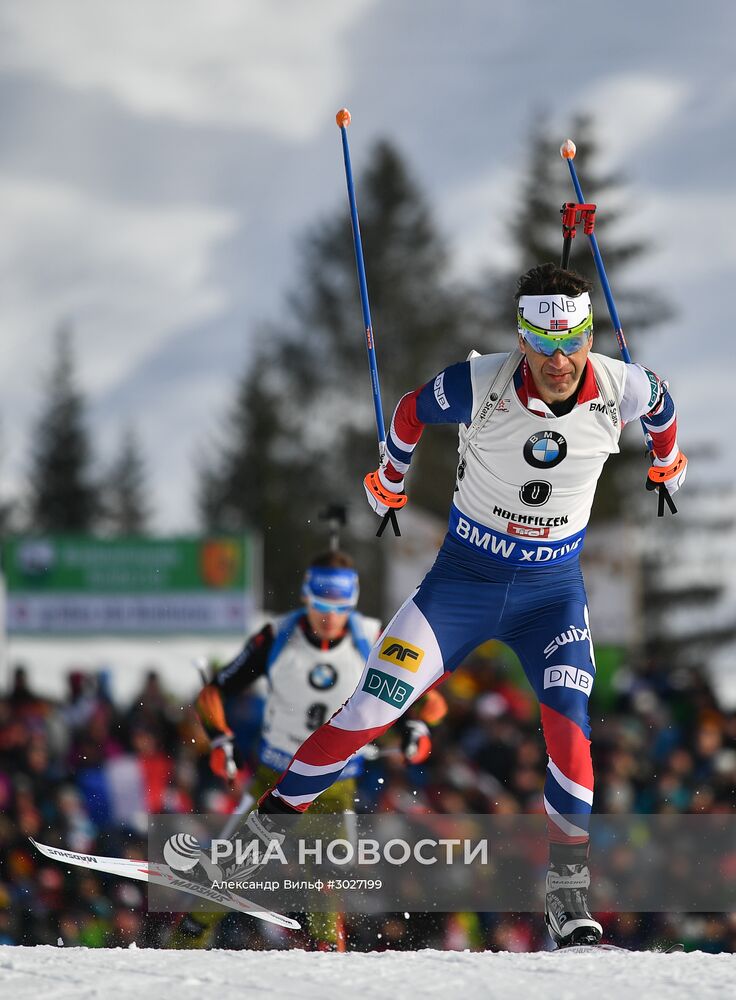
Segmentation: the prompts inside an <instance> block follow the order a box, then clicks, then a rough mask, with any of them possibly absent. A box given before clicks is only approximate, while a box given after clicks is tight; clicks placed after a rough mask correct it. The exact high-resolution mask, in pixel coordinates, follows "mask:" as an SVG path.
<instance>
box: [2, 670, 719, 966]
mask: <svg viewBox="0 0 736 1000" xmlns="http://www.w3.org/2000/svg"><path fill="white" fill-rule="evenodd" d="M142 676H143V674H142ZM109 691H110V684H109V677H108V676H107V675H105V674H102V673H97V674H93V673H85V672H83V671H77V672H72V673H70V674H69V677H68V688H67V694H66V697H65V698H64V699H63V701H52V700H50V699H48V698H46V697H44V696H43V693H42V692H38V691H36V690H34V686H33V673H32V667H30V668H25V667H22V666H16V667H15V668H14V671H13V678H12V682H11V686H10V689H9V690H8V691H7V692H5V693H4V695H3V696H2V697H0V944H39V943H43V944H60V945H61V944H63V945H84V946H87V947H103V946H104V947H111V946H129V945H131V944H133V943H135V944H136V945H137V946H139V947H144V946H148V947H158V946H161V945H162V944H163V942H164V941H165V938H166V934H167V929H168V927H169V926H170V924H171V921H172V920H173V919H174V918H173V917H172V916H171V915H169V914H153V913H148V912H147V910H146V896H145V886H144V885H143V884H142V883H136V882H132V881H128V880H123V879H120V878H116V877H113V876H104V875H100V874H97V873H94V872H90V871H86V870H84V869H81V868H74V869H66V868H64V867H63V866H62V865H60V864H55V863H53V862H50V861H47V860H45V859H44V858H43V857H41V855H40V854H38V853H37V852H36V851H35V849H34V848H33V846H32V845H31V843H30V842H29V839H28V838H29V837H34V838H38V839H39V840H41V841H43V842H46V843H51V844H55V845H57V846H65V847H68V848H70V849H72V850H75V851H79V852H83V853H96V854H106V855H114V856H121V855H122V856H127V857H145V856H146V852H147V848H146V823H147V815H148V813H149V812H171V813H177V812H189V811H195V812H222V813H226V812H229V811H231V810H232V809H233V807H234V803H235V801H236V799H235V798H233V795H232V793H230V792H228V791H227V790H226V789H225V788H224V787H223V786H222V784H221V783H220V782H219V780H218V779H217V778H215V777H214V776H213V775H212V773H211V772H210V770H209V767H208V756H207V741H206V738H205V736H204V733H203V732H202V729H201V727H200V725H199V721H198V719H197V717H196V714H195V713H194V711H193V709H192V708H191V706H189V705H182V704H180V703H179V702H177V700H176V699H174V698H172V697H171V696H170V695H169V694H168V693H167V692H166V691H165V690H164V689H163V688H162V685H161V682H160V680H159V677H158V676H157V674H156V672H155V670H149V671H148V673H147V674H146V675H145V679H144V681H143V684H142V687H141V690H140V692H139V693H138V695H137V696H136V697H135V698H134V699H133V701H132V704H130V705H118V704H115V703H114V702H113V700H112V698H111V697H110V694H109ZM443 692H444V693H445V694H446V696H447V699H448V704H449V712H448V715H447V717H446V719H445V720H444V722H443V723H442V724H441V725H440V726H439V727H437V728H436V729H435V731H434V734H433V735H434V749H433V753H432V756H431V757H430V758H429V761H428V762H427V763H426V764H425V765H423V766H421V767H411V768H407V767H404V766H403V765H401V764H400V763H399V762H398V758H397V757H394V756H391V755H385V756H383V757H381V758H380V759H379V760H377V761H375V762H373V763H371V764H369V765H368V769H367V772H366V775H365V776H364V777H363V778H362V779H361V785H360V789H359V802H358V804H357V806H356V808H357V810H358V811H363V812H373V811H398V812H405V813H411V812H414V811H425V810H432V811H434V812H446V813H483V814H493V813H526V812H532V813H540V812H541V811H542V789H543V784H544V775H545V767H546V756H545V752H544V744H543V741H542V737H541V730H540V726H539V714H538V708H537V706H536V703H535V700H534V698H533V696H532V694H531V691H530V690H529V689H528V687H527V686H526V684H525V682H524V681H523V679H521V678H519V677H518V676H517V675H516V673H515V672H514V669H513V665H510V664H509V662H508V661H506V660H505V659H504V658H503V657H498V656H495V655H491V656H485V657H484V656H480V655H477V656H476V657H475V658H474V659H473V660H472V661H470V662H468V663H467V664H465V665H464V666H463V668H462V669H461V670H459V671H457V672H456V674H455V675H454V676H453V677H452V678H451V679H450V680H449V681H448V682H447V683H446V684H445V686H444V688H443ZM227 708H228V718H229V719H230V720H231V721H232V724H233V727H234V728H235V730H236V734H237V737H238V741H239V744H240V746H241V749H242V751H243V752H244V755H245V757H246V760H248V761H249V765H248V766H249V767H250V768H251V769H252V767H253V766H254V764H255V748H256V746H257V740H258V733H259V728H260V722H261V701H260V699H259V697H258V696H257V695H256V694H252V695H247V696H242V697H240V698H239V699H237V701H235V702H234V703H233V704H231V705H228V706H227ZM591 721H592V725H593V752H594V761H595V773H596V792H595V804H594V811H595V812H605V813H621V814H624V813H632V812H633V813H637V812H638V813H718V812H720V813H728V812H734V811H736V712H734V711H727V710H724V709H723V708H722V707H721V706H719V704H718V703H717V700H716V698H715V696H714V694H713V691H712V690H711V688H710V686H709V684H708V682H707V680H706V678H705V676H704V675H703V674H701V673H699V672H696V671H690V670H676V671H672V670H668V669H667V667H666V666H665V665H661V664H656V663H651V664H648V665H647V666H645V667H641V668H638V669H636V670H632V669H628V668H626V669H621V670H619V671H618V673H617V675H616V680H615V686H614V688H613V690H612V692H609V693H608V695H607V699H606V704H605V706H603V705H601V704H599V703H598V702H597V701H596V699H595V697H594V698H593V700H592V702H591ZM384 739H385V740H387V741H388V742H389V743H390V742H391V740H392V739H393V737H392V736H391V734H390V733H389V734H387V736H386V737H384ZM242 778H243V782H244V783H247V780H248V768H246V770H245V771H244V772H243V774H242ZM604 926H605V929H606V939H607V940H608V941H609V942H611V943H616V944H622V945H625V946H631V947H648V946H656V945H657V944H659V943H662V942H673V941H683V942H684V943H685V945H686V947H687V948H688V949H693V950H694V949H701V950H704V951H711V952H717V951H734V950H736V914H730V915H729V914H725V915H724V914H715V915H708V914H683V915H671V914H609V915H608V916H606V917H605V923H604ZM346 931H347V939H348V948H349V949H350V950H382V949H387V948H391V949H410V948H411V949H414V948H420V947H431V948H441V949H465V948H470V949H498V950H511V951H527V950H535V949H538V948H546V947H550V944H549V941H548V938H547V934H546V930H545V928H544V926H543V920H542V917H541V915H537V914H474V913H459V914H411V915H410V916H409V915H404V914H387V915H383V916H380V917H378V916H374V917H370V918H366V917H359V916H349V917H347V918H346ZM216 943H217V945H219V946H222V947H231V948H242V947H247V948H290V947H309V946H310V943H309V941H308V940H307V939H306V938H300V937H298V936H296V937H295V936H294V934H293V932H286V931H282V930H281V929H279V928H275V927H272V926H270V925H266V924H262V923H260V922H259V921H255V920H252V919H249V918H247V917H240V916H236V915H234V916H232V917H228V918H227V919H226V920H225V921H224V922H223V923H222V924H221V926H220V929H219V932H218V939H217V942H216Z"/></svg>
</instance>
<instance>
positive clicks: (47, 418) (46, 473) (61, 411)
mask: <svg viewBox="0 0 736 1000" xmlns="http://www.w3.org/2000/svg"><path fill="white" fill-rule="evenodd" d="M28 481H29V488H28V496H27V502H26V508H27V520H28V527H29V529H30V530H31V531H34V532H47V533H51V532H88V531H91V530H93V528H94V526H95V522H96V519H97V517H98V514H99V511H100V502H99V492H98V488H97V487H96V485H95V483H94V480H93V476H92V448H91V442H90V439H89V436H88V432H87V427H86V422H85V401H84V397H83V396H82V394H81V393H80V391H79V390H78V389H77V386H76V378H75V373H74V359H73V354H72V336H71V332H70V331H69V330H68V329H61V330H60V331H59V333H58V335H57V338H56V357H55V359H54V362H53V366H52V369H51V372H50V375H49V377H48V379H47V385H46V398H45V402H44V406H43V409H42V411H41V415H40V417H39V418H38V421H37V423H36V427H35V430H34V434H33V439H32V443H31V460H30V470H29V480H28Z"/></svg>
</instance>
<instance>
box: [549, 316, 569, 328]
mask: <svg viewBox="0 0 736 1000" xmlns="http://www.w3.org/2000/svg"><path fill="white" fill-rule="evenodd" d="M549 328H550V330H566V329H567V320H566V319H551V320H550V321H549Z"/></svg>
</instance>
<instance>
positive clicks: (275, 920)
mask: <svg viewBox="0 0 736 1000" xmlns="http://www.w3.org/2000/svg"><path fill="white" fill-rule="evenodd" d="M29 840H30V841H31V843H32V844H33V846H34V847H35V848H36V850H38V851H40V853H41V854H43V856H44V857H46V858H49V859H50V860H51V861H60V862H61V863H62V864H64V863H65V864H69V865H77V866H79V867H80V868H92V869H94V870H95V871H99V872H105V873H106V874H108V875H119V876H120V878H132V879H136V881H138V882H151V883H153V884H155V885H160V886H164V887H165V888H167V889H178V890H179V891H180V892H187V893H191V894H192V895H193V896H200V897H201V898H202V899H209V900H210V901H211V902H213V903H219V904H220V905H221V906H227V907H228V908H229V909H231V910H235V911H237V912H238V913H247V914H248V915H249V916H251V917H256V918H257V919H258V920H265V921H266V922H267V923H269V924H278V926H279V927H288V928H289V929H290V930H299V929H300V927H301V924H299V923H297V921H296V920H293V919H292V918H291V917H285V916H284V915H283V914H282V913H275V912H274V911H273V910H264V909H263V907H261V906H260V905H259V904H258V903H254V902H252V901H251V900H250V899H244V898H243V897H242V896H236V895H234V893H232V892H229V891H222V890H220V889H214V888H211V887H210V886H207V885H201V884H198V883H197V882H191V881H190V880H189V879H187V878H182V876H181V875H180V874H179V873H177V872H174V871H173V870H172V869H171V868H169V866H168V865H163V864H158V862H151V863H149V862H148V861H135V860H132V859H130V858H105V857H101V856H100V855H97V854H80V853H78V852H76V851H66V850H63V849H62V848H60V847H49V845H48V844H39V843H38V841H37V840H34V839H33V837H29Z"/></svg>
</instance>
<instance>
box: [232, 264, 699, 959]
mask: <svg viewBox="0 0 736 1000" xmlns="http://www.w3.org/2000/svg"><path fill="white" fill-rule="evenodd" d="M590 287H591V286H590V283H589V282H588V281H586V280H585V279H584V278H582V277H580V276H579V275H577V274H575V273H574V272H571V271H568V270H565V269H562V268H560V267H557V266H556V265H554V264H543V265H541V266H538V267H535V268H532V269H531V270H530V271H529V272H527V273H526V274H524V275H522V276H521V277H520V278H519V280H518V285H517V295H516V299H517V329H518V341H517V348H516V350H515V351H512V352H511V353H510V354H489V355H483V356H475V357H471V359H469V360H468V361H465V362H461V363H459V364H455V365H451V366H450V367H449V368H446V369H445V370H444V371H441V372H440V373H439V374H438V375H437V376H436V377H435V378H433V379H431V380H430V381H429V382H427V383H426V385H424V386H422V387H421V388H419V389H416V390H415V391H413V392H409V393H407V394H406V395H405V396H404V397H403V398H402V399H401V400H400V401H399V404H398V406H397V408H396V410H395V412H394V415H393V420H392V422H391V429H390V433H389V436H388V439H387V451H386V457H385V460H384V462H383V464H382V465H381V467H380V468H379V469H378V470H377V471H376V472H373V473H371V474H370V475H368V476H367V477H366V479H365V488H366V493H367V496H368V501H369V503H370V504H371V506H372V508H373V509H374V510H375V512H376V513H377V514H379V515H383V514H385V513H386V511H387V510H389V509H390V508H392V507H399V506H402V505H403V503H405V501H406V498H405V495H404V477H405V475H406V473H407V471H408V469H409V466H410V464H411V460H412V455H413V453H414V449H415V448H416V445H417V443H418V441H419V439H420V437H421V435H422V432H423V430H424V427H425V426H426V425H427V424H442V423H454V424H458V425H459V436H460V446H459V452H460V462H459V466H458V472H457V482H456V486H455V492H454V496H453V500H452V504H451V507H450V518H449V530H448V533H447V536H446V538H445V540H444V543H443V545H442V547H441V549H440V551H439V553H438V555H437V559H436V561H435V563H434V566H433V567H432V569H431V570H430V572H429V573H428V574H427V576H426V577H425V578H424V580H423V581H422V583H421V585H420V586H419V587H418V589H417V590H416V591H415V592H414V593H413V594H412V595H411V596H410V597H409V598H408V599H407V601H406V602H405V603H404V604H403V605H402V607H401V608H400V609H399V610H398V612H397V613H396V615H395V616H394V618H393V619H392V620H391V622H390V623H389V625H388V627H387V629H386V630H385V632H384V633H383V634H382V636H381V637H380V638H379V641H378V642H377V643H376V644H375V645H374V646H373V649H372V650H371V652H370V656H369V657H368V660H367V663H366V665H365V669H364V670H363V672H362V675H361V678H360V681H359V683H358V686H357V688H356V690H355V692H354V693H353V694H352V696H351V697H350V698H349V699H348V701H347V702H346V703H345V705H343V707H342V708H341V709H340V710H339V711H338V712H337V713H336V714H335V715H334V716H333V717H332V718H331V719H330V720H329V721H328V722H326V723H325V725H323V726H321V727H320V728H319V729H317V730H316V732H314V733H312V734H311V735H310V736H309V738H308V739H307V740H305V742H304V743H303V744H302V746H301V747H300V748H299V749H298V750H297V751H296V754H295V756H294V758H293V760H292V761H291V763H290V764H289V766H288V768H287V769H286V771H285V772H284V774H283V775H282V776H281V778H280V779H279V781H278V782H277V783H276V785H275V787H274V788H273V789H272V790H271V792H270V793H269V794H267V795H266V796H264V798H263V800H262V801H261V804H260V806H259V810H258V812H257V814H255V815H254V816H253V823H252V824H249V825H250V826H251V829H252V830H253V832H255V833H256V834H257V835H259V836H263V835H264V834H265V833H266V831H267V830H268V829H269V828H272V827H273V826H274V825H275V822H276V816H275V815H274V814H278V813H290V812H299V811H304V810H306V809H308V808H309V807H310V806H311V805H312V803H313V802H314V801H315V800H316V799H317V798H318V796H320V795H321V794H322V793H324V792H325V791H326V790H327V789H328V788H330V786H331V785H332V784H333V783H334V782H335V781H337V780H338V779H339V778H340V777H341V775H342V774H343V773H344V769H345V768H348V767H350V766H351V761H352V759H353V755H354V754H355V753H356V751H358V750H359V748H360V747H361V746H363V744H365V743H367V742H368V741H369V740H374V739H376V737H377V736H379V735H380V734H381V733H383V732H384V731H385V730H386V729H387V728H388V727H389V726H391V725H392V724H393V723H394V722H395V721H396V719H397V718H399V716H400V715H402V714H403V713H404V712H405V711H406V710H407V708H408V707H409V706H411V705H412V704H413V703H414V702H415V701H416V699H418V698H419V697H420V696H421V695H422V693H423V692H425V691H427V690H428V689H430V688H432V687H433V686H434V685H436V684H438V683H439V682H441V681H442V679H443V678H444V677H446V676H447V674H448V673H449V672H450V671H452V670H453V669H454V668H455V667H456V666H457V665H458V664H459V663H460V662H461V661H462V660H463V658H464V657H465V656H466V655H467V654H468V653H470V652H471V651H472V650H473V649H474V648H475V647H476V646H478V645H480V644H481V643H482V642H485V641H486V640H488V639H491V638H495V639H499V640H501V641H503V642H505V643H507V644H508V645H509V646H510V647H511V648H512V649H513V650H514V651H515V652H516V653H517V655H518V656H519V659H520V660H521V663H522V665H523V667H524V670H525V672H526V675H527V678H528V680H529V683H530V684H531V685H532V688H533V689H534V691H535V693H536V695H537V697H538V699H539V702H540V706H541V719H542V728H543V732H544V738H545V742H546V745H547V752H548V756H549V762H548V765H547V773H546V778H545V788H544V805H545V810H546V813H547V818H548V831H549V842H550V843H549V848H550V851H549V870H548V874H547V882H546V905H545V918H546V922H547V926H548V928H549V931H550V934H551V936H552V938H553V940H554V941H555V942H556V944H557V945H558V946H560V947H564V946H566V945H571V944H576V943H588V944H595V943H597V942H598V941H599V940H600V938H601V935H602V928H601V925H600V924H599V923H598V921H596V920H595V919H594V918H593V917H592V916H591V913H590V910H589V907H588V902H587V892H588V888H589V885H590V875H589V870H588V846H589V845H588V840H589V837H588V817H589V814H590V812H591V807H592V803H593V767H592V762H591V755H590V725H589V720H588V699H589V696H590V693H591V689H592V686H593V681H594V678H595V658H594V652H593V643H592V639H591V626H590V620H589V616H588V604H587V599H586V595H585V586H584V583H583V578H582V575H581V571H580V565H579V556H580V551H581V549H582V545H583V539H584V536H585V530H586V526H587V523H588V519H589V515H590V509H591V505H592V503H593V497H594V494H595V488H596V483H597V481H598V478H599V476H600V474H601V470H602V468H603V465H604V463H605V461H606V459H607V458H608V456H609V455H611V454H615V453H616V452H618V451H619V437H620V434H621V429H622V427H623V425H624V424H625V423H629V422H630V421H632V420H636V419H638V418H639V417H641V418H643V422H644V425H645V427H646V429H647V431H648V432H649V434H650V435H651V439H652V442H653V464H652V467H651V469H650V470H649V473H648V485H649V486H650V488H651V486H652V485H662V486H663V487H664V488H665V489H667V490H668V492H670V493H674V492H675V491H676V490H677V489H678V488H679V487H680V486H681V485H682V483H683V481H684V479H685V474H686V470H687V460H686V458H685V456H684V455H683V454H682V452H681V451H680V449H679V447H678V443H677V420H676V415H675V404H674V402H673V400H672V397H671V395H670V393H669V391H668V387H667V383H666V382H664V381H663V380H662V379H661V378H660V377H659V376H658V375H656V374H655V373H654V372H653V371H651V370H650V369H648V368H644V367H643V366H641V365H638V364H626V363H624V362H623V361H618V360H613V359H611V358H609V357H606V356H604V355H601V354H595V353H592V352H591V346H592V338H593V315H592V308H591V302H590V295H589V291H590ZM570 636H572V641H570ZM565 639H568V641H567V642H565Z"/></svg>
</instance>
